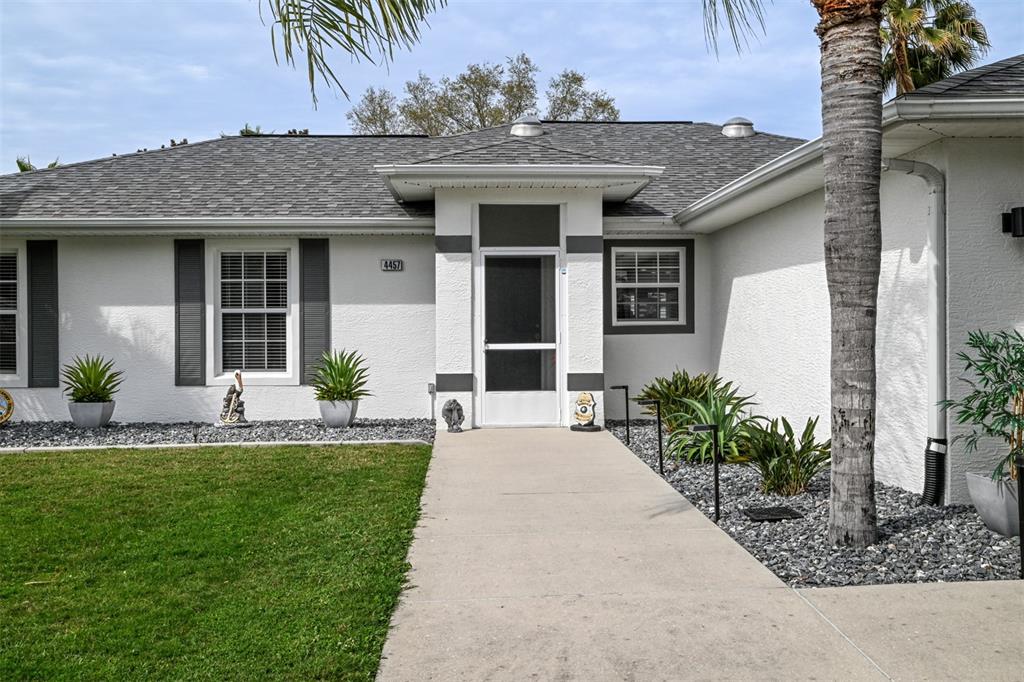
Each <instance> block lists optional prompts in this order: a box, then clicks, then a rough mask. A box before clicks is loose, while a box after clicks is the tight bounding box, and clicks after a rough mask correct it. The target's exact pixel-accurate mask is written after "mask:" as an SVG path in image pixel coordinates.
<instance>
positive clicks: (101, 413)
mask: <svg viewBox="0 0 1024 682" xmlns="http://www.w3.org/2000/svg"><path fill="white" fill-rule="evenodd" d="M116 404H117V403H115V402H114V401H113V400H111V401H110V402H109V403H68V411H69V412H71V421H73V422H74V423H75V426H77V427H78V428H80V429H98V428H99V427H101V426H106V425H107V422H109V421H110V418H111V417H112V416H113V414H114V405H116Z"/></svg>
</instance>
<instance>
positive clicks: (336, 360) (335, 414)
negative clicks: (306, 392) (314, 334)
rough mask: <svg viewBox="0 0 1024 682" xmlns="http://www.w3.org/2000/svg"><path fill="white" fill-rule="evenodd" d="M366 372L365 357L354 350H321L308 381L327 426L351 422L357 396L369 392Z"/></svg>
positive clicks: (357, 406) (353, 417)
mask: <svg viewBox="0 0 1024 682" xmlns="http://www.w3.org/2000/svg"><path fill="white" fill-rule="evenodd" d="M368 376H369V371H368V370H367V369H366V360H365V359H364V358H363V356H361V355H359V353H357V352H356V351H351V352H348V353H346V352H345V351H344V350H343V351H341V352H338V351H333V352H329V353H324V354H323V357H321V358H320V366H319V367H317V370H316V377H315V378H314V379H313V381H312V382H311V384H312V386H313V390H314V391H315V392H316V399H317V402H318V403H319V404H320V417H321V418H322V419H323V420H324V424H325V425H326V426H329V427H341V428H345V427H347V426H350V425H351V424H352V421H353V420H354V419H355V418H356V411H357V410H358V409H359V399H360V398H365V397H366V396H368V395H370V392H369V391H367V390H366V382H367V380H368Z"/></svg>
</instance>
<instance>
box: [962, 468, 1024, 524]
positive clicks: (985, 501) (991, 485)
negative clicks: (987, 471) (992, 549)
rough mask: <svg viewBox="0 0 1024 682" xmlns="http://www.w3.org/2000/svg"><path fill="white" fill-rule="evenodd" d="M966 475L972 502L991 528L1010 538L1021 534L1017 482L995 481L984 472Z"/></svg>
mask: <svg viewBox="0 0 1024 682" xmlns="http://www.w3.org/2000/svg"><path fill="white" fill-rule="evenodd" d="M966 475H967V492H969V493H970V494H971V502H973V503H974V508H975V509H977V510H978V514H980V515H981V519H982V521H984V522H985V525H986V526H988V527H989V530H994V531H995V532H997V533H1000V534H1002V535H1005V536H1006V537H1008V538H1012V537H1013V536H1014V535H1020V516H1019V515H1018V514H1019V513H1020V512H1018V505H1019V504H1020V500H1018V499H1017V482H1016V481H1010V480H1008V479H1007V480H1002V481H993V480H992V477H991V476H986V475H982V474H971V473H968V474H966Z"/></svg>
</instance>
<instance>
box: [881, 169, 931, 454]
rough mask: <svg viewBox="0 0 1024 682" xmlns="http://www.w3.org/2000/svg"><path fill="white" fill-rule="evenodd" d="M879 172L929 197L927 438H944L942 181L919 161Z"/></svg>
mask: <svg viewBox="0 0 1024 682" xmlns="http://www.w3.org/2000/svg"><path fill="white" fill-rule="evenodd" d="M882 170H883V171H893V172H898V173H907V174H908V175H916V176H917V177H919V178H921V179H922V180H924V182H925V184H926V185H927V187H928V195H929V196H930V197H931V209H930V213H931V220H930V221H929V225H928V351H927V355H928V357H927V368H928V435H929V437H930V438H936V439H943V440H945V438H946V409H945V408H944V407H942V406H941V405H940V402H941V401H943V400H945V399H946V178H945V176H944V175H943V174H942V171H940V170H939V169H938V168H936V167H935V166H932V165H931V164H927V163H923V162H921V161H907V160H904V159H882Z"/></svg>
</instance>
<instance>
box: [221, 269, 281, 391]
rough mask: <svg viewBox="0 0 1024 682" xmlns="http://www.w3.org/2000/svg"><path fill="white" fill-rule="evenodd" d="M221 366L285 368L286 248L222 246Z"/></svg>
mask: <svg viewBox="0 0 1024 682" xmlns="http://www.w3.org/2000/svg"><path fill="white" fill-rule="evenodd" d="M219 286H220V312H219V314H220V340H219V341H220V364H221V371H222V372H224V373H231V372H233V371H234V370H236V369H239V370H243V371H257V372H286V371H287V370H288V324H289V322H288V317H289V308H288V251H287V250H283V249H275V250H261V251H251V250H244V251H221V252H220V263H219Z"/></svg>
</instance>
